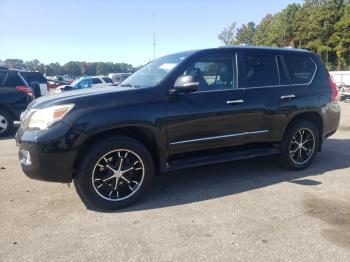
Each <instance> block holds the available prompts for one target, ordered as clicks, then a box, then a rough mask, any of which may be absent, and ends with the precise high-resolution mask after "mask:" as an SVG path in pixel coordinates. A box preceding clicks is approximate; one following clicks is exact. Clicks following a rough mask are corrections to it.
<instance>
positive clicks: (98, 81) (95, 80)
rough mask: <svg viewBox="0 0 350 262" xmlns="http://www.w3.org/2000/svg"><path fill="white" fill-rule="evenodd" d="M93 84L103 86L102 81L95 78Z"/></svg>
mask: <svg viewBox="0 0 350 262" xmlns="http://www.w3.org/2000/svg"><path fill="white" fill-rule="evenodd" d="M92 83H93V84H94V85H95V84H101V83H102V81H101V80H100V79H99V78H93V79H92Z"/></svg>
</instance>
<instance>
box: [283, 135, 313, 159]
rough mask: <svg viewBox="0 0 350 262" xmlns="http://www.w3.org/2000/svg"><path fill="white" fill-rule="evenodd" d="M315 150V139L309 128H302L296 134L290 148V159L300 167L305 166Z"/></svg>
mask: <svg viewBox="0 0 350 262" xmlns="http://www.w3.org/2000/svg"><path fill="white" fill-rule="evenodd" d="M314 150H315V137H314V134H313V132H312V131H311V130H310V129H308V128H301V129H299V130H298V131H296V132H295V134H294V136H293V137H292V140H291V142H290V146H289V152H290V157H291V159H292V161H293V162H294V163H296V164H298V165H302V164H305V163H306V162H307V161H308V160H309V159H310V158H311V156H312V154H313V152H314Z"/></svg>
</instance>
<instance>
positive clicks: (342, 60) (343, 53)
mask: <svg viewBox="0 0 350 262" xmlns="http://www.w3.org/2000/svg"><path fill="white" fill-rule="evenodd" d="M334 28H335V32H334V33H333V35H332V37H331V40H330V41H331V43H332V44H333V46H334V50H335V51H336V57H337V69H338V70H341V69H350V67H348V68H347V67H346V65H348V66H349V65H350V4H349V5H347V6H346V8H344V10H343V14H342V17H341V19H340V20H339V21H338V22H337V23H336V24H335V26H334Z"/></svg>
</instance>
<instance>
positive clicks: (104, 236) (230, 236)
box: [0, 103, 350, 261]
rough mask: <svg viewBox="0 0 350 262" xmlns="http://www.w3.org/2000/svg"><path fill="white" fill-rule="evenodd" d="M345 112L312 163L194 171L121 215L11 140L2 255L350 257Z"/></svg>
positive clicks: (1, 198) (1, 179)
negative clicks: (24, 156) (52, 179)
mask: <svg viewBox="0 0 350 262" xmlns="http://www.w3.org/2000/svg"><path fill="white" fill-rule="evenodd" d="M342 111H343V113H342V122H341V126H340V127H339V131H338V132H337V133H336V135H334V136H333V137H331V138H330V139H328V140H327V142H326V143H325V144H324V148H323V151H322V153H320V154H319V155H318V156H317V158H316V161H315V163H314V164H313V165H312V166H311V167H310V168H308V169H307V170H304V171H301V172H290V171H286V170H284V169H282V168H280V167H279V166H278V165H277V164H276V162H277V160H276V158H274V157H270V158H262V159H254V160H247V161H240V162H233V163H228V164H220V165H213V166H209V167H201V168H194V169H189V170H185V171H181V172H176V173H173V174H171V175H169V176H163V177H161V178H158V179H157V180H156V182H155V183H154V186H153V188H152V189H151V190H150V192H149V193H148V194H146V196H145V197H144V198H143V199H142V200H141V201H140V202H138V203H137V204H136V205H134V206H132V207H130V208H128V209H124V210H122V211H119V212H115V213H99V212H95V211H91V210H87V209H86V207H85V206H84V205H83V203H82V202H81V201H80V199H79V197H78V195H77V193H76V192H75V189H74V187H73V186H71V187H68V186H67V185H64V184H55V183H46V182H40V181H34V180H30V179H28V178H27V177H25V176H24V174H23V173H22V172H21V169H20V166H19V163H18V160H17V149H16V146H15V142H14V140H13V139H12V138H9V139H3V140H1V141H0V168H1V169H0V184H1V189H0V215H1V230H0V261H22V260H29V261H50V260H55V261H57V260H74V261H82V260H110V261H203V260H207V261H238V260H241V261H350V104H345V103H343V104H342Z"/></svg>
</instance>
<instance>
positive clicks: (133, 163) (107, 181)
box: [92, 149, 145, 201]
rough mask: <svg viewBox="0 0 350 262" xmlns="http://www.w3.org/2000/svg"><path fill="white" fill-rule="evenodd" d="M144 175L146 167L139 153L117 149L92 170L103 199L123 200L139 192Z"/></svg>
mask: <svg viewBox="0 0 350 262" xmlns="http://www.w3.org/2000/svg"><path fill="white" fill-rule="evenodd" d="M144 175H145V167H144V164H143V162H142V160H141V158H140V156H139V155H137V154H136V153H135V152H132V151H130V150H127V149H117V150H114V151H111V152H109V153H107V154H105V155H103V156H102V157H101V158H100V159H99V160H98V161H97V163H96V164H95V166H94V169H93V171H92V185H93V188H94V190H95V192H96V193H97V194H98V195H99V196H100V197H102V198H103V199H106V200H109V201H121V200H124V199H127V198H129V197H130V196H132V195H133V194H135V193H136V192H137V190H138V189H139V188H140V185H141V184H142V182H143V179H144Z"/></svg>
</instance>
